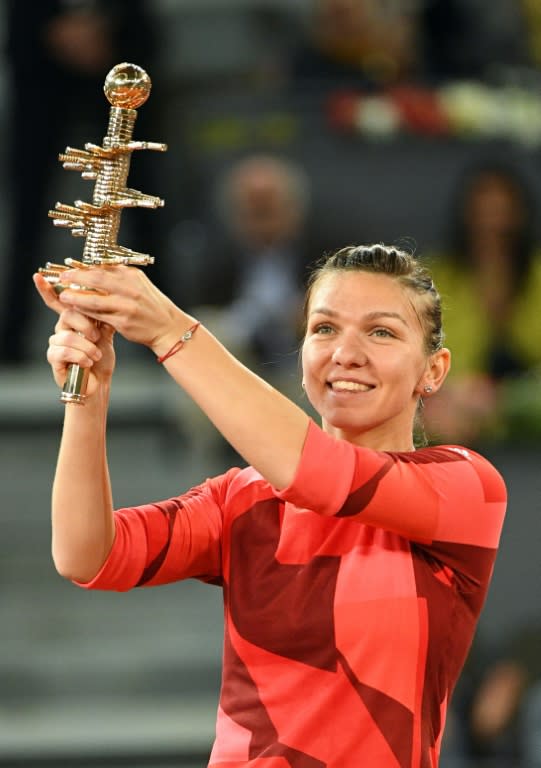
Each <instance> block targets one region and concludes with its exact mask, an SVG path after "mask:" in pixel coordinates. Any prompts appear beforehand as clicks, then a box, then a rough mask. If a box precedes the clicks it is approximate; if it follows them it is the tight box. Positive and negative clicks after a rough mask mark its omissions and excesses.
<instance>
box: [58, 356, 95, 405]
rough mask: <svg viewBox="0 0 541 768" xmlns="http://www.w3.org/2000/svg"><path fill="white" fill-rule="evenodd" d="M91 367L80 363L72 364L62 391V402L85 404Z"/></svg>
mask: <svg viewBox="0 0 541 768" xmlns="http://www.w3.org/2000/svg"><path fill="white" fill-rule="evenodd" d="M89 374H90V368H82V367H81V366H80V365H75V364H72V365H70V366H69V368H68V375H67V377H66V381H65V382H64V386H63V387H62V392H61V394H60V402H61V403H74V404H75V405H83V404H84V401H85V397H86V385H87V383H88V376H89Z"/></svg>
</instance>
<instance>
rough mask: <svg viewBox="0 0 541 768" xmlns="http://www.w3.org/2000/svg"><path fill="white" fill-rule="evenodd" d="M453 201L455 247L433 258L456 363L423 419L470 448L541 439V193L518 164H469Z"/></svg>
mask: <svg viewBox="0 0 541 768" xmlns="http://www.w3.org/2000/svg"><path fill="white" fill-rule="evenodd" d="M454 208H455V210H454V214H453V217H452V219H453V227H452V230H453V231H452V233H451V237H450V248H449V249H448V250H447V251H442V252H441V253H436V254H434V257H433V259H432V274H433V276H434V279H435V281H436V283H437V285H438V288H439V290H440V293H441V295H442V297H443V303H444V306H445V316H446V324H445V325H446V338H447V340H448V342H449V344H450V345H451V347H452V349H453V370H452V373H451V376H450V377H449V380H448V381H447V384H446V386H445V389H444V391H443V392H441V393H440V394H439V395H438V397H437V398H434V399H433V400H432V401H431V402H430V405H429V407H428V408H427V410H426V413H425V421H426V423H427V425H428V427H429V430H430V432H431V434H435V433H437V434H438V435H439V436H440V437H441V439H443V440H445V441H449V442H462V441H464V442H467V443H468V444H470V445H472V444H479V443H480V442H481V441H483V440H486V439H487V438H488V439H492V440H493V439H496V438H498V439H504V440H505V439H507V440H508V439H510V438H513V437H514V436H519V437H520V438H522V439H523V438H524V437H525V436H526V435H528V434H529V435H532V437H535V436H536V435H537V436H538V435H539V424H540V423H541V422H540V419H541V411H540V408H539V406H537V407H536V403H537V402H538V401H539V397H538V387H539V384H538V381H537V380H536V378H535V376H534V375H532V374H533V373H534V371H535V370H536V369H538V368H541V351H540V348H539V343H538V339H539V334H540V333H541V317H540V314H539V302H540V301H541V256H540V251H539V247H538V245H537V243H536V240H535V224H536V216H537V211H536V205H535V200H534V199H533V198H532V195H531V192H530V190H529V188H528V185H527V184H526V182H525V179H524V178H523V177H522V175H521V174H520V173H519V172H518V170H517V169H515V168H513V166H508V165H505V164H503V163H501V162H500V163H495V162H489V163H483V164H482V165H476V166H474V167H472V168H470V169H469V170H468V171H467V173H466V174H465V176H464V178H463V180H462V181H461V184H460V185H459V190H458V191H457V195H456V203H455V206H454ZM530 379H531V381H530ZM529 392H531V394H529ZM530 403H531V405H530Z"/></svg>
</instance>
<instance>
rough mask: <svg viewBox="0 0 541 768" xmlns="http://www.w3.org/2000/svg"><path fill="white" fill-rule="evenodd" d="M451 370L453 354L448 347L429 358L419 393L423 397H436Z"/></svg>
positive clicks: (419, 385) (420, 382)
mask: <svg viewBox="0 0 541 768" xmlns="http://www.w3.org/2000/svg"><path fill="white" fill-rule="evenodd" d="M450 368H451V352H450V350H448V349H447V347H442V349H438V351H437V352H434V354H432V355H430V357H429V358H428V360H427V364H426V368H425V371H424V373H423V375H422V376H421V378H420V379H419V383H418V385H417V388H416V389H417V393H418V394H419V395H421V397H427V396H428V397H430V396H431V395H434V394H435V393H436V392H437V391H438V389H440V387H441V385H442V384H443V382H444V381H445V379H446V377H447V374H448V373H449V370H450Z"/></svg>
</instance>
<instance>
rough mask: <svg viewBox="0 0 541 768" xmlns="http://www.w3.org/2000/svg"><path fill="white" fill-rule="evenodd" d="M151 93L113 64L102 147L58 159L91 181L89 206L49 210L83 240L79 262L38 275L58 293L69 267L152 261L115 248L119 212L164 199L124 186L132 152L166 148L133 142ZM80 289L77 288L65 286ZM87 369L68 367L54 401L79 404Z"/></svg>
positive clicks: (137, 70) (132, 73)
mask: <svg viewBox="0 0 541 768" xmlns="http://www.w3.org/2000/svg"><path fill="white" fill-rule="evenodd" d="M150 89H151V81H150V78H149V76H148V74H147V73H146V72H145V71H144V69H142V68H141V67H139V66H137V65H136V64H129V63H126V62H125V63H122V64H117V65H116V66H115V67H113V69H112V70H111V71H110V72H109V74H108V75H107V77H106V78H105V83H104V87H103V90H104V92H105V95H106V97H107V99H108V101H109V103H110V104H111V109H110V112H109V125H108V128H107V135H106V136H105V137H104V139H103V144H102V146H101V147H100V146H97V145H96V144H92V143H87V144H85V148H84V149H73V148H72V147H67V148H66V150H65V151H64V152H63V153H61V154H60V155H59V160H60V161H61V162H62V163H63V167H64V168H65V169H66V170H74V171H80V172H81V176H82V178H83V179H89V180H91V181H94V182H95V185H94V194H93V197H92V202H91V203H86V202H83V201H82V200H76V201H75V203H74V205H65V204H64V203H57V204H56V206H55V209H54V210H52V211H49V216H50V217H51V218H52V219H53V224H54V225H55V226H57V227H66V228H68V229H71V233H72V235H73V236H75V237H84V238H86V240H85V246H84V249H83V255H82V259H81V261H75V260H74V259H69V258H68V259H65V261H64V264H53V263H51V262H48V263H47V264H46V266H45V267H44V268H41V269H40V270H39V271H40V272H41V274H42V275H43V276H44V277H45V279H46V280H47V281H48V282H49V283H51V284H52V285H53V286H54V289H55V291H56V292H57V293H61V292H62V291H63V290H64V289H65V288H67V287H68V286H67V285H66V284H65V283H63V282H62V273H63V272H64V271H66V270H68V269H70V268H73V267H78V268H85V267H87V268H90V267H92V266H111V265H117V264H127V265H132V266H137V267H142V266H146V265H147V264H153V263H154V258H153V257H152V256H150V255H148V254H145V253H138V252H137V251H132V250H131V249H130V248H126V247H124V246H122V245H118V244H117V236H118V231H119V227H120V217H121V213H122V210H123V209H124V208H158V207H161V206H163V204H164V201H163V200H161V199H160V198H159V197H154V196H152V195H146V194H144V193H142V192H139V191H138V190H135V189H129V188H128V187H127V186H126V182H127V178H128V173H129V169H130V161H131V154H132V152H133V151H134V150H139V149H152V150H156V151H159V152H164V151H165V150H166V149H167V145H166V144H159V143H156V142H150V141H133V140H132V133H133V128H134V125H135V120H136V118H137V111H136V110H137V108H138V107H140V106H141V105H142V104H144V103H145V102H146V100H147V99H148V97H149V94H150ZM69 287H70V288H71V289H78V290H85V287H84V286H83V285H73V284H71V285H70V286H69ZM87 378H88V369H84V368H81V367H80V366H78V365H71V366H70V367H69V369H68V375H67V378H66V382H65V384H64V387H63V389H62V393H61V396H60V399H61V401H62V402H63V403H76V404H79V405H81V404H84V399H85V391H86V383H87Z"/></svg>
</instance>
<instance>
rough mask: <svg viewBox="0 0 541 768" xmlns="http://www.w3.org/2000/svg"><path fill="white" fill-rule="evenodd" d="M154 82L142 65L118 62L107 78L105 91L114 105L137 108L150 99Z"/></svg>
mask: <svg viewBox="0 0 541 768" xmlns="http://www.w3.org/2000/svg"><path fill="white" fill-rule="evenodd" d="M151 87H152V83H151V81H150V77H149V76H148V75H147V73H146V72H145V70H144V69H142V67H139V66H137V64H128V63H127V62H124V63H122V64H117V65H116V66H115V67H113V69H112V70H111V71H110V72H109V74H108V75H107V77H106V78H105V84H104V86H103V91H104V93H105V95H106V96H107V99H108V101H109V103H110V104H112V105H113V107H120V108H122V109H137V107H140V106H141V105H142V104H144V103H145V101H146V100H147V99H148V97H149V94H150V89H151Z"/></svg>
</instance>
